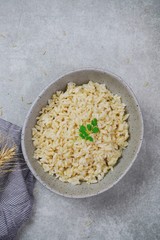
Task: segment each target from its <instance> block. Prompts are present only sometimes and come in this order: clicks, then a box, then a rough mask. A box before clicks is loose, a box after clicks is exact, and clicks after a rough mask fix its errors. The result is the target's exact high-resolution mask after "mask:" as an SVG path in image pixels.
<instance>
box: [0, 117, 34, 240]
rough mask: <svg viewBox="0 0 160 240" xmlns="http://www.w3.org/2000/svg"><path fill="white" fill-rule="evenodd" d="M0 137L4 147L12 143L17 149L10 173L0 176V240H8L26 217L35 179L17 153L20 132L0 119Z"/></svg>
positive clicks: (21, 156)
mask: <svg viewBox="0 0 160 240" xmlns="http://www.w3.org/2000/svg"><path fill="white" fill-rule="evenodd" d="M0 135H1V136H4V137H5V138H6V139H7V142H6V143H7V144H8V145H9V144H11V143H12V144H13V142H14V144H15V145H16V148H17V152H16V155H17V158H16V164H15V166H13V167H12V168H14V169H13V171H10V172H6V173H5V174H1V173H0V240H12V239H14V238H15V236H16V233H17V231H18V229H19V228H20V226H21V225H22V224H23V223H24V222H25V221H26V220H27V219H28V218H29V217H30V214H31V210H32V205H33V187H34V181H35V179H34V177H33V175H32V174H31V172H30V170H29V169H28V167H27V165H26V163H25V161H24V159H23V155H22V152H21V146H20V142H21V140H20V139H21V128H20V127H18V126H16V125H13V124H11V123H9V122H6V121H4V120H2V119H0ZM0 147H1V143H0Z"/></svg>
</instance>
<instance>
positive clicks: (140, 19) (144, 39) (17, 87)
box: [0, 0, 160, 240]
mask: <svg viewBox="0 0 160 240" xmlns="http://www.w3.org/2000/svg"><path fill="white" fill-rule="evenodd" d="M86 66H90V67H99V68H104V69H109V70H110V71H112V72H114V73H116V74H118V75H120V76H121V77H122V78H124V80H125V81H126V82H127V83H128V84H129V85H130V86H131V87H132V89H133V90H134V92H135V94H136V95H137V97H138V100H139V102H140V105H141V108H142V111H143V116H144V124H145V135H144V142H143V146H142V149H141V152H140V155H139V157H138V159H137V161H136V162H135V164H134V165H133V167H132V168H131V170H130V171H129V173H128V174H127V175H126V176H125V177H124V178H123V179H122V180H121V181H120V182H119V183H118V184H117V185H116V186H115V187H113V188H112V189H111V190H109V191H108V192H106V193H104V194H101V195H99V196H96V197H93V198H88V199H81V200H74V199H66V198H63V197H60V196H58V195H56V194H53V193H51V192H49V191H48V190H47V189H45V188H44V187H42V186H41V184H39V183H38V182H36V186H35V190H34V197H35V204H34V209H33V215H32V218H31V219H30V220H29V222H28V223H27V224H25V225H24V226H23V227H22V229H21V230H20V231H19V234H18V237H17V239H18V240H19V239H20V240H30V239H31V240H44V239H45V240H86V239H91V240H108V239H109V240H110V239H113V240H143V239H145V240H155V239H160V188H159V184H160V146H159V145H160V128H159V121H160V100H159V98H160V1H159V0H144V1H142V0H135V1H132V0H108V1H105V0H79V1H76V0H67V1H66V0H60V1H58V0H53V1H52V0H32V1H31V0H28V1H24V0H12V1H11V0H1V1H0V107H1V109H0V115H2V117H3V118H4V119H6V120H9V121H11V122H13V123H16V124H18V125H21V126H22V124H23V121H24V118H25V115H26V113H27V111H28V109H29V107H30V104H31V102H32V101H33V100H34V98H35V97H36V96H37V94H38V93H39V92H40V91H41V90H42V89H43V88H44V87H45V86H46V85H47V84H48V83H50V82H52V81H53V80H54V79H55V78H56V77H57V76H59V75H60V74H61V73H65V72H67V71H70V70H74V69H77V68H81V67H86Z"/></svg>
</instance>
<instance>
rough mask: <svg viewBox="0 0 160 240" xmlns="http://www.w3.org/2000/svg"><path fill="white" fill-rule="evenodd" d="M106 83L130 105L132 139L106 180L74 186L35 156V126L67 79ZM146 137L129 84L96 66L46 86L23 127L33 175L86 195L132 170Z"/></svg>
mask: <svg viewBox="0 0 160 240" xmlns="http://www.w3.org/2000/svg"><path fill="white" fill-rule="evenodd" d="M90 80H91V81H94V82H98V83H105V85H106V87H107V88H108V89H109V90H110V91H112V92H113V93H114V94H118V95H120V96H121V97H122V101H123V102H124V103H125V104H126V105H127V112H128V113H129V114H130V117H129V131H130V139H129V145H128V147H127V148H126V149H125V150H124V151H123V156H122V157H121V158H120V160H119V161H118V164H117V165H116V166H115V167H114V170H113V171H110V172H109V173H108V174H107V175H106V176H105V177H104V179H103V180H101V181H100V182H98V183H96V184H87V183H82V184H81V185H76V186H73V185H71V184H70V183H63V182H61V181H60V180H58V179H56V178H55V177H54V176H50V175H49V174H48V173H45V172H44V170H43V168H42V167H41V165H40V164H39V163H38V162H37V160H35V159H34V157H33V153H34V146H33V142H32V132H31V130H32V128H33V127H34V125H35V123H36V117H37V116H38V115H39V112H40V110H41V109H42V107H44V106H46V104H47V101H48V99H49V98H51V96H52V94H53V93H55V92H56V91H58V90H62V91H64V90H65V89H66V86H67V83H68V82H75V83H76V84H77V85H81V84H84V83H88V81H90ZM142 138H143V120H142V114H141V110H140V107H139V104H138V102H137V100H136V98H135V96H134V94H133V92H132V90H131V89H130V88H129V87H128V86H127V84H126V83H125V82H124V81H123V80H122V79H120V78H119V77H118V76H116V75H115V74H112V73H110V72H108V71H107V72H106V71H103V70H96V69H83V70H78V71H74V72H70V73H68V74H66V75H64V76H62V77H60V78H59V79H58V80H56V81H54V82H53V83H51V84H50V85H49V86H47V87H46V88H45V89H44V90H43V91H42V93H41V94H40V95H39V96H38V97H37V99H36V100H35V101H34V103H33V105H32V107H31V109H30V111H29V113H28V115H27V117H26V119H25V123H24V126H23V129H22V139H21V141H22V151H23V154H24V158H25V160H26V163H27V164H28V167H29V168H30V170H31V171H32V173H33V175H34V176H35V177H36V178H37V179H38V180H39V181H40V182H41V183H42V184H43V185H44V186H45V187H47V188H48V189H49V190H51V191H53V192H55V193H57V194H60V195H62V196H65V197H72V198H84V197H89V196H94V195H97V194H99V193H102V192H104V191H106V190H108V189H109V188H111V187H113V186H114V185H115V184H116V183H117V182H118V181H119V180H120V179H121V178H122V177H123V176H124V175H125V174H126V173H127V171H128V170H129V168H130V167H131V166H132V164H133V162H134V161H135V159H136V157H137V154H138V152H139V150H140V147H141V143H142Z"/></svg>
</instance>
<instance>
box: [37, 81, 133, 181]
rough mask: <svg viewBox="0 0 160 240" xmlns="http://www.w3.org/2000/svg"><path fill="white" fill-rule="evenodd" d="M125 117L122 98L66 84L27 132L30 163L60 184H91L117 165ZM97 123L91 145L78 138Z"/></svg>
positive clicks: (93, 87)
mask: <svg viewBox="0 0 160 240" xmlns="http://www.w3.org/2000/svg"><path fill="white" fill-rule="evenodd" d="M128 116H129V115H128V114H126V112H125V104H124V103H122V102H121V97H120V96H117V95H113V94H112V93H111V92H110V91H109V90H108V89H107V88H106V86H105V84H99V83H94V82H91V81H90V82H89V83H88V84H83V85H81V86H76V85H75V84H74V83H69V84H68V86H67V90H66V91H65V92H61V91H57V92H56V93H55V94H53V96H52V99H50V100H48V105H47V106H46V107H44V108H43V109H42V110H41V112H40V116H39V117H37V123H36V125H35V127H34V128H33V129H32V134H33V138H32V139H33V144H34V146H35V152H34V157H35V158H36V159H37V160H38V161H39V163H40V164H41V165H42V167H43V169H44V171H45V172H48V173H49V174H52V175H55V176H56V177H57V178H59V180H61V181H63V182H69V183H72V184H80V183H81V182H87V183H96V182H98V181H100V180H101V179H103V178H104V176H105V174H106V173H107V172H108V171H109V170H110V169H111V170H112V169H113V166H114V165H115V164H116V163H117V161H118V159H119V158H120V157H121V155H122V151H123V149H124V148H125V147H126V146H127V145H128V143H127V139H128V137H129V132H128V123H127V119H128ZM94 118H96V119H97V120H98V128H99V132H98V133H96V134H90V135H91V136H92V137H93V139H94V141H93V142H90V141H87V140H85V139H82V138H81V137H80V136H79V127H80V126H81V125H82V124H83V125H85V126H86V125H87V124H88V123H90V122H91V121H92V119H94Z"/></svg>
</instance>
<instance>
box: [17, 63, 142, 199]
mask: <svg viewBox="0 0 160 240" xmlns="http://www.w3.org/2000/svg"><path fill="white" fill-rule="evenodd" d="M81 71H95V72H101V73H104V74H108V75H110V76H111V77H114V78H116V80H117V81H119V82H121V83H122V84H123V85H124V87H125V88H127V90H128V91H129V93H130V94H131V96H132V97H133V100H134V101H135V103H136V105H137V109H138V112H139V116H140V122H141V124H140V125H141V135H140V143H139V145H138V149H137V151H136V153H135V156H134V157H133V159H132V160H131V162H130V164H129V165H128V167H127V168H126V169H125V170H124V171H123V173H122V174H121V176H120V177H119V178H118V179H117V180H116V181H114V182H113V183H112V184H110V185H109V186H108V187H106V188H104V189H102V190H100V191H98V192H96V193H93V194H92V193H91V194H78V195H76V196H75V195H71V194H68V193H61V192H59V191H57V190H55V189H53V188H51V187H50V186H49V185H48V184H46V183H45V182H44V181H43V180H42V179H41V178H40V177H39V175H38V174H37V173H36V171H35V170H34V169H33V167H32V165H31V163H30V161H29V159H28V156H27V152H26V148H25V141H24V135H25V129H26V126H27V123H28V118H29V116H30V114H31V112H32V109H33V108H34V106H35V105H36V103H37V101H38V99H39V98H40V97H41V96H42V95H43V94H44V93H45V91H46V90H47V89H49V88H50V87H51V86H52V85H53V84H54V83H56V82H58V81H59V80H60V79H61V78H63V77H65V76H67V75H70V74H72V73H76V72H81ZM143 136H144V122H143V115H142V111H141V108H140V104H139V102H138V100H137V98H136V96H135V94H134V92H133V90H132V89H131V87H130V86H129V85H128V84H127V83H126V82H125V81H124V80H123V79H122V78H121V77H119V76H118V75H117V74H114V73H112V72H111V71H109V70H107V69H103V68H93V67H85V68H77V69H76V70H72V71H67V72H64V73H63V74H60V75H59V76H58V77H56V79H55V81H52V82H51V83H49V84H48V85H47V86H46V87H45V88H43V90H42V91H41V92H40V93H39V94H38V96H37V97H36V98H35V100H34V101H33V103H32V105H31V107H30V109H29V111H28V113H27V114H26V117H25V120H24V124H23V127H22V132H21V147H22V153H23V156H24V159H25V162H26V163H27V166H28V167H29V169H30V171H31V173H32V174H33V175H34V177H35V178H36V179H37V180H38V181H39V182H40V183H41V184H42V185H43V186H45V187H46V188H47V189H48V190H50V191H51V192H54V193H56V194H58V195H61V196H63V197H67V198H76V199H79V198H88V197H93V196H97V195H99V194H101V193H103V192H106V191H108V190H109V189H110V188H112V187H113V186H115V185H116V184H117V183H118V182H119V181H120V180H121V179H122V178H123V177H124V176H125V175H126V173H127V172H128V171H129V170H130V168H131V167H132V165H133V163H134V162H135V160H136V159H137V156H138V154H139V152H140V149H141V146H142V142H143Z"/></svg>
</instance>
